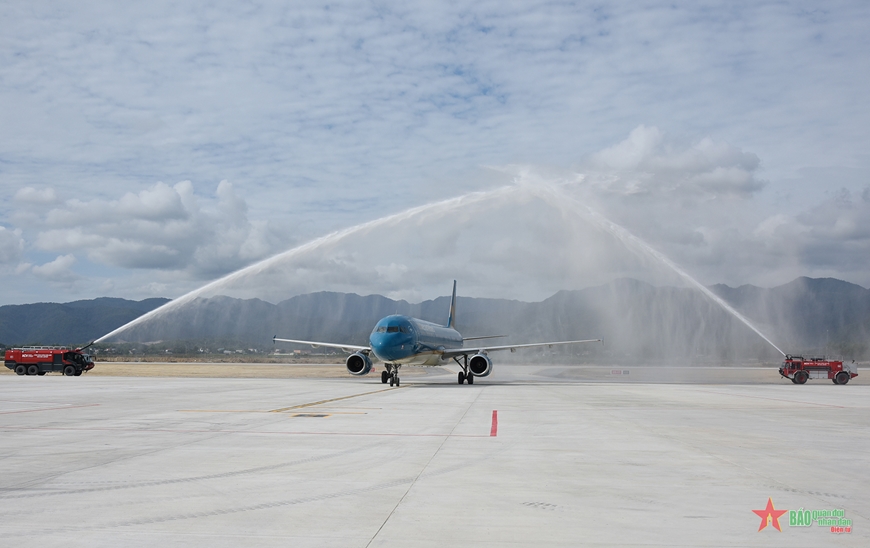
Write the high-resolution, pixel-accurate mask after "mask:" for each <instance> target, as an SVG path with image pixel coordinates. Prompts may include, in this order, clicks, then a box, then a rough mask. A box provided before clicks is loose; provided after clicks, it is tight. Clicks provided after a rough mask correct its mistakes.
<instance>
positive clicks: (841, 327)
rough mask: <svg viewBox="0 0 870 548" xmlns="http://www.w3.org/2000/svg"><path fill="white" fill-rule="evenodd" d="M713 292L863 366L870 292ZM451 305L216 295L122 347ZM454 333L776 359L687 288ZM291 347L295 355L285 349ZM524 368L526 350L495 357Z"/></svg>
mask: <svg viewBox="0 0 870 548" xmlns="http://www.w3.org/2000/svg"><path fill="white" fill-rule="evenodd" d="M711 289H712V290H713V291H714V292H715V293H716V294H718V295H719V296H721V297H722V298H723V299H724V300H725V301H727V302H728V303H729V304H731V305H732V306H734V308H735V309H737V310H738V311H740V312H741V313H742V314H744V315H745V316H747V317H748V318H749V319H750V320H752V321H753V323H755V325H756V326H757V327H759V328H760V329H761V330H762V331H763V332H764V333H766V334H767V335H768V336H769V337H770V338H771V339H772V340H773V341H774V342H775V343H776V344H777V345H779V346H780V347H781V348H782V349H783V350H784V351H785V352H788V353H795V354H797V353H804V354H828V355H834V354H838V355H842V356H845V357H849V358H855V359H858V358H865V357H868V344H867V343H868V335H870V290H867V289H864V288H862V287H860V286H857V285H854V284H850V283H847V282H843V281H840V280H835V279H831V278H827V279H811V278H798V279H796V280H794V281H793V282H790V283H788V284H785V285H782V286H779V287H775V288H771V289H764V288H759V287H755V286H751V285H744V286H740V287H737V288H732V287H729V286H726V285H716V286H713V287H712V288H711ZM448 301H449V300H448V298H447V297H440V298H438V299H435V300H430V301H425V302H423V303H417V304H411V303H408V302H406V301H394V300H392V299H387V298H386V297H381V296H379V295H369V296H359V295H355V294H345V293H332V292H320V293H312V294H307V295H299V296H296V297H293V298H291V299H288V300H286V301H282V302H280V303H278V304H271V303H268V302H265V301H261V300H258V299H234V298H230V297H213V298H209V299H198V300H196V301H194V302H192V303H190V304H189V305H186V306H184V307H181V308H180V309H178V310H171V311H169V312H167V313H166V314H165V315H164V316H162V317H161V318H159V320H156V321H149V322H147V323H145V324H143V325H142V326H138V327H136V328H133V329H130V330H128V331H126V332H123V333H122V334H121V335H119V337H118V340H124V341H129V342H153V341H179V340H188V341H190V340H198V341H201V340H233V341H238V344H243V345H246V347H256V348H271V347H272V341H271V339H272V336H273V335H279V336H284V337H288V338H299V339H310V340H323V341H336V342H346V343H351V344H354V343H355V344H366V343H367V340H368V334H369V332H370V330H371V328H372V326H373V325H374V323H375V322H376V321H377V320H378V319H380V318H382V317H384V316H386V315H389V314H395V313H399V314H408V315H412V316H415V317H419V318H423V319H427V320H430V321H434V322H439V323H443V322H445V321H446V318H447V308H448V305H449V302H448ZM165 302H167V301H166V299H148V300H145V301H140V302H134V301H125V300H123V299H95V300H92V301H77V302H74V303H66V304H48V303H39V304H33V305H18V306H4V307H0V342H3V343H6V344H24V343H46V344H47V343H67V344H81V343H82V342H87V341H90V340H93V339H94V338H96V337H99V336H101V335H103V334H105V333H108V332H109V331H111V330H112V329H114V328H116V327H119V326H120V325H123V324H124V323H126V322H128V321H130V320H132V319H134V318H135V317H137V316H139V315H140V314H143V313H145V312H147V311H149V310H151V309H153V308H156V307H157V306H159V305H161V304H163V303H165ZM457 327H458V328H459V329H460V331H461V332H462V333H463V335H465V336H468V337H473V336H483V335H507V337H506V338H504V339H499V340H498V342H499V344H501V343H511V342H516V343H520V342H536V341H547V340H563V339H575V338H599V337H602V338H604V339H605V340H606V346H605V347H604V348H601V346H600V345H594V347H593V346H588V345H587V346H577V347H563V348H554V349H552V350H550V349H545V350H537V351H533V352H532V354H534V355H553V354H555V355H556V356H557V357H558V359H559V360H565V359H568V360H580V361H583V360H610V361H614V362H620V363H625V362H628V363H630V362H632V361H633V360H638V359H643V360H646V361H651V360H652V361H655V360H666V361H670V362H683V361H692V362H695V363H696V362H698V361H711V362H715V361H722V360H725V361H733V360H735V359H767V360H770V359H777V357H778V353H776V351H775V350H773V349H772V347H770V346H769V345H768V344H767V343H765V342H764V341H763V340H762V339H761V338H760V337H758V335H756V334H755V333H754V332H752V331H751V330H750V329H749V328H748V327H746V326H745V325H743V324H742V323H741V322H739V321H738V320H737V319H735V318H734V317H733V316H731V315H730V314H728V313H727V312H725V311H724V310H723V309H722V308H721V307H719V306H718V305H716V304H715V303H713V302H712V301H711V300H710V299H708V298H706V297H705V296H704V295H702V294H701V293H700V292H698V291H697V290H694V289H689V288H674V287H654V286H652V285H649V284H646V283H644V282H640V281H637V280H630V279H623V280H616V281H613V282H611V283H609V284H605V285H602V286H598V287H592V288H587V289H583V290H577V291H560V292H558V293H556V294H555V295H553V296H552V297H550V298H549V299H546V300H544V301H542V302H537V303H526V302H521V301H515V300H507V299H475V298H468V297H459V299H458V303H457ZM290 348H292V347H290ZM511 358H514V359H517V360H528V359H529V352H526V353H523V354H519V355H517V356H510V355H507V356H501V355H500V356H499V359H500V360H501V361H509V360H510V359H511Z"/></svg>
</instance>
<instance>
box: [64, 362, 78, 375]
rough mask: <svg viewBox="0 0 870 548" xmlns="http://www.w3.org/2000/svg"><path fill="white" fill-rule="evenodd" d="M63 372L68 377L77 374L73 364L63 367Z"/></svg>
mask: <svg viewBox="0 0 870 548" xmlns="http://www.w3.org/2000/svg"><path fill="white" fill-rule="evenodd" d="M63 374H64V375H66V376H67V377H72V376H73V375H75V374H76V368H75V367H73V366H71V365H68V366H66V367H64V368H63Z"/></svg>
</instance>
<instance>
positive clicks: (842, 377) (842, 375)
mask: <svg viewBox="0 0 870 548" xmlns="http://www.w3.org/2000/svg"><path fill="white" fill-rule="evenodd" d="M849 378H850V377H849V374H848V373H846V372H845V371H840V372H839V373H837V376H836V377H835V379H834V380H836V381H837V384H846V383H847V382H849Z"/></svg>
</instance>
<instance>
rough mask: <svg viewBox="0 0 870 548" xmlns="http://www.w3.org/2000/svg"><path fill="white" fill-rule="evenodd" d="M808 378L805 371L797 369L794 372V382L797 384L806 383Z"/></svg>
mask: <svg viewBox="0 0 870 548" xmlns="http://www.w3.org/2000/svg"><path fill="white" fill-rule="evenodd" d="M808 378H810V376H809V375H807V374H806V372H805V371H798V372H797V373H795V374H794V382H796V383H797V384H806V382H807V379H808Z"/></svg>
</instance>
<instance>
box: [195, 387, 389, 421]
mask: <svg viewBox="0 0 870 548" xmlns="http://www.w3.org/2000/svg"><path fill="white" fill-rule="evenodd" d="M399 388H404V387H402V386H396V387H394V388H386V389H382V390H374V391H372V392H363V393H362V394H351V395H350V396H342V397H340V398H332V399H329V400H320V401H315V402H310V403H302V404H299V405H293V406H290V407H281V408H280V409H266V410H263V409H179V410H178V411H179V412H180V413H283V412H285V411H293V410H294V409H303V408H305V407H313V406H315V405H323V404H324V403H331V402H334V401H341V400H348V399H351V398H358V397H360V396H368V395H369V394H378V393H380V392H389V391H390V390H397V389H399ZM342 409H381V408H380V407H345V408H342ZM342 414H344V415H354V414H356V415H365V414H366V413H342Z"/></svg>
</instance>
